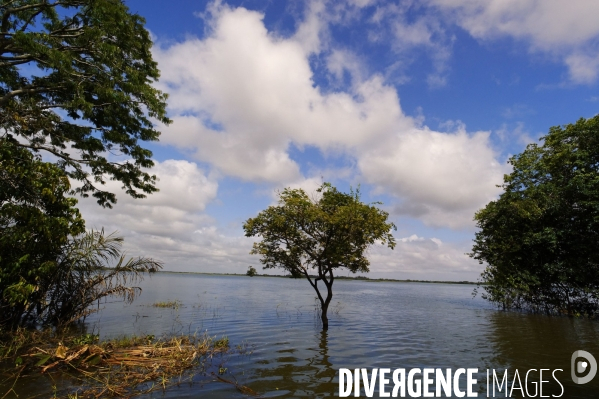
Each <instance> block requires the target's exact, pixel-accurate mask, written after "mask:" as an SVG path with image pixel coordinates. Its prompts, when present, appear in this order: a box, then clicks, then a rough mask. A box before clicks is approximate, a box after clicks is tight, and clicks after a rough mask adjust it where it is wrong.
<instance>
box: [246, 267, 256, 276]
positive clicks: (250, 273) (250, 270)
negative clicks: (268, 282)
mask: <svg viewBox="0 0 599 399" xmlns="http://www.w3.org/2000/svg"><path fill="white" fill-rule="evenodd" d="M257 274H258V271H257V270H256V268H255V267H254V266H248V271H247V272H246V273H245V275H246V276H250V277H254V276H256V275H257Z"/></svg>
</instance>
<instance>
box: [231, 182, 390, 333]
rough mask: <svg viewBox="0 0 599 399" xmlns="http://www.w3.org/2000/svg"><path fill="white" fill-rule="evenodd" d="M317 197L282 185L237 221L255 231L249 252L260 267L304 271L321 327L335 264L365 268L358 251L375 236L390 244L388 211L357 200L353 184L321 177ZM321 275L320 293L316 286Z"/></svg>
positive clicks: (251, 232) (325, 320) (324, 324)
mask: <svg viewBox="0 0 599 399" xmlns="http://www.w3.org/2000/svg"><path fill="white" fill-rule="evenodd" d="M317 192H318V193H319V194H320V196H319V198H318V199H313V198H310V197H308V195H307V194H306V193H305V192H304V191H303V190H301V189H289V188H287V189H285V190H283V192H282V193H280V195H279V204H278V205H277V206H270V207H268V208H267V209H266V210H264V211H262V212H260V213H259V214H258V216H256V217H255V218H250V219H248V220H247V221H246V222H245V224H244V225H243V229H244V231H245V235H246V236H247V237H253V236H260V237H262V241H260V242H257V243H254V247H253V249H252V251H251V253H252V254H258V255H261V256H262V259H261V260H260V261H261V263H262V264H263V265H264V268H265V269H268V268H276V267H280V268H283V269H285V270H287V271H288V272H290V273H291V275H292V276H294V277H305V278H306V279H307V280H308V281H309V282H310V285H311V286H312V287H313V288H314V290H315V291H316V295H317V296H318V299H319V301H320V305H321V320H322V327H323V330H327V329H328V327H329V322H328V318H327V310H328V307H329V304H330V303H331V299H332V298H333V282H334V281H335V273H336V271H337V269H341V268H346V269H348V270H349V271H351V272H352V273H357V272H362V273H364V272H368V271H369V267H368V266H369V265H370V262H369V261H368V259H367V258H366V257H365V256H364V252H365V251H366V249H367V248H368V247H370V246H371V245H373V244H375V243H376V242H381V243H382V244H383V245H387V246H388V247H389V248H391V249H393V248H394V247H395V240H394V238H393V235H392V234H391V230H392V229H395V225H394V224H393V223H390V222H388V221H387V218H388V216H389V215H388V213H387V212H384V211H382V210H380V209H378V208H376V207H375V206H373V205H367V204H364V203H362V202H361V201H360V192H359V190H356V191H350V193H349V194H346V193H342V192H340V191H338V190H337V189H336V188H335V187H333V186H332V185H331V184H329V183H324V184H323V185H322V186H321V187H320V188H319V189H318V190H317ZM319 281H322V282H323V283H324V285H325V287H326V293H323V292H321V291H320V288H319V286H318V282H319Z"/></svg>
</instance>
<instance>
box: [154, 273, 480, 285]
mask: <svg viewBox="0 0 599 399" xmlns="http://www.w3.org/2000/svg"><path fill="white" fill-rule="evenodd" d="M154 273H168V274H199V275H206V276H241V277H249V276H248V275H246V274H243V273H207V272H179V271H172V270H157V271H155V272H154ZM254 277H278V278H293V277H291V276H289V275H281V274H257V275H256V276H254ZM312 277H316V276H312ZM335 280H350V281H368V282H374V283H383V282H389V283H425V284H463V285H479V283H477V282H475V281H441V280H412V279H405V280H402V279H391V278H370V277H363V276H358V277H347V276H336V277H335Z"/></svg>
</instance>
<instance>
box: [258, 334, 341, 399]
mask: <svg viewBox="0 0 599 399" xmlns="http://www.w3.org/2000/svg"><path fill="white" fill-rule="evenodd" d="M312 338H314V341H317V342H318V348H307V350H306V352H309V353H312V355H311V356H309V357H307V358H300V357H298V354H297V353H296V352H297V351H296V350H295V349H281V350H277V351H276V353H277V355H278V357H276V358H274V359H273V360H272V362H271V361H264V362H263V364H264V366H263V367H261V366H259V367H257V368H256V369H255V371H254V377H253V379H254V380H255V382H253V383H251V384H249V386H250V387H251V388H252V389H254V390H256V391H258V392H267V393H270V395H267V396H275V395H276V396H279V395H281V396H288V397H311V398H314V397H328V396H334V394H335V393H336V392H337V384H336V382H334V380H335V376H336V374H337V370H336V369H335V368H334V365H333V363H332V362H331V359H330V356H329V346H328V339H329V337H328V333H327V332H326V331H321V332H319V333H317V335H315V336H313V337H312Z"/></svg>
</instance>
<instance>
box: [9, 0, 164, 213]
mask: <svg viewBox="0 0 599 399" xmlns="http://www.w3.org/2000/svg"><path fill="white" fill-rule="evenodd" d="M0 21H1V22H0V24H1V32H0V111H1V112H0V139H4V140H10V141H12V142H13V143H14V144H16V145H19V146H22V147H25V148H28V149H30V150H32V151H35V152H40V151H43V152H47V153H50V154H52V156H53V157H55V158H56V159H57V165H58V166H59V167H60V168H61V169H63V170H65V171H66V172H67V175H68V177H70V178H71V179H75V180H79V181H81V183H82V184H81V185H80V186H78V187H76V188H75V189H74V190H73V191H74V192H77V193H80V194H81V195H83V196H87V195H88V194H89V193H92V195H93V196H94V197H95V198H97V200H98V203H99V204H101V205H102V206H108V207H110V206H111V205H110V204H111V203H114V202H115V201H116V198H115V195H114V193H110V192H107V191H104V190H102V189H101V185H103V184H104V183H105V181H106V180H107V179H114V180H118V181H120V182H121V183H122V184H123V188H124V189H125V190H126V192H127V193H128V194H129V195H131V196H132V197H134V198H140V197H144V194H143V193H151V192H154V191H156V190H157V189H156V187H155V180H156V178H155V176H152V175H150V174H148V173H147V172H145V171H144V170H143V169H144V168H148V167H151V166H152V165H153V162H152V160H151V156H152V153H151V151H149V150H148V149H145V148H143V147H142V146H141V145H140V143H139V142H140V141H155V140H158V136H159V134H160V133H159V132H158V131H157V130H156V129H155V127H154V125H153V123H152V120H155V121H159V122H161V123H169V122H170V121H169V119H168V118H167V116H166V111H165V107H166V104H165V100H166V95H165V94H163V93H161V92H160V91H159V90H157V89H155V88H154V87H153V86H152V83H153V82H155V81H156V80H157V79H158V77H159V71H158V69H157V64H156V62H154V61H153V59H152V55H151V51H150V49H151V45H152V42H151V40H150V35H149V33H148V31H147V30H146V29H145V28H144V25H143V24H144V20H143V18H141V17H140V16H139V15H135V14H131V13H130V12H129V10H128V8H127V7H126V6H125V5H124V4H123V2H122V1H119V0H62V1H58V0H57V1H45V0H44V1H42V0H11V1H2V3H1V4H0ZM107 154H112V155H113V156H114V155H117V156H121V159H120V160H119V161H118V162H116V161H114V160H109V159H108V158H107Z"/></svg>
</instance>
